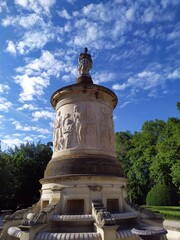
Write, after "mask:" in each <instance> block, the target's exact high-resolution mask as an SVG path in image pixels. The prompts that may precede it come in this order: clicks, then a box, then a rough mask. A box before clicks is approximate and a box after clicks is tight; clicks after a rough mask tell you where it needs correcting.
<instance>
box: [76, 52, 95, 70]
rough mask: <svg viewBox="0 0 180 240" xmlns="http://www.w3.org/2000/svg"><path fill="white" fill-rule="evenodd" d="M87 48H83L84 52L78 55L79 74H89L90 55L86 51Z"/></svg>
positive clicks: (90, 66) (90, 65)
mask: <svg viewBox="0 0 180 240" xmlns="http://www.w3.org/2000/svg"><path fill="white" fill-rule="evenodd" d="M87 52H88V49H87V48H84V53H81V54H80V55H79V60H78V64H79V66H78V72H79V75H89V70H90V69H91V68H92V59H91V55H90V54H88V53H87Z"/></svg>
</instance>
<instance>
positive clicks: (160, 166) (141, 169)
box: [116, 118, 180, 204]
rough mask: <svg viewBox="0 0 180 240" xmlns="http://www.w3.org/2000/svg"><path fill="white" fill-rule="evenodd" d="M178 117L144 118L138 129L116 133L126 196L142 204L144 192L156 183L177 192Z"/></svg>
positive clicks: (179, 144) (179, 146) (178, 174)
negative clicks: (126, 182) (165, 119)
mask: <svg viewBox="0 0 180 240" xmlns="http://www.w3.org/2000/svg"><path fill="white" fill-rule="evenodd" d="M179 136H180V120H179V119H177V118H170V119H168V121H167V122H165V121H162V120H155V121H146V122H145V123H144V124H143V126H142V130H141V132H135V133H134V134H130V135H128V134H127V132H125V133H122V132H120V133H116V140H117V147H116V151H117V157H118V159H119V160H120V161H121V163H122V165H123V167H124V169H125V174H126V177H127V178H128V182H129V184H128V196H129V198H130V200H131V201H133V202H135V203H139V204H141V203H145V198H146V195H147V193H148V192H149V191H150V189H152V188H153V187H154V186H155V185H156V184H163V185H167V186H169V187H170V188H172V189H175V191H177V187H178V185H180V182H179V176H180V172H179V168H180V165H179V162H180V161H179V160H180V137H179Z"/></svg>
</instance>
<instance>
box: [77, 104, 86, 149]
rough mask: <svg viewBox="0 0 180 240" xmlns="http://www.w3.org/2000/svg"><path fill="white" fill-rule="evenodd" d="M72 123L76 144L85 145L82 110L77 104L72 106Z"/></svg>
mask: <svg viewBox="0 0 180 240" xmlns="http://www.w3.org/2000/svg"><path fill="white" fill-rule="evenodd" d="M74 124H75V131H76V137H77V142H78V144H79V145H85V143H86V126H85V117H84V114H83V111H80V108H79V107H78V106H75V107H74Z"/></svg>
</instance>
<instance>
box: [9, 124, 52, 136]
mask: <svg viewBox="0 0 180 240" xmlns="http://www.w3.org/2000/svg"><path fill="white" fill-rule="evenodd" d="M12 125H14V126H15V128H16V130H20V131H24V132H32V131H34V132H38V133H41V134H49V133H50V131H49V130H48V129H45V128H40V127H39V126H29V125H27V124H26V125H24V126H23V125H21V124H20V122H18V121H13V122H12Z"/></svg>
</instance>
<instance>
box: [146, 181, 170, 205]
mask: <svg viewBox="0 0 180 240" xmlns="http://www.w3.org/2000/svg"><path fill="white" fill-rule="evenodd" d="M146 204H147V205H149V206H170V205H171V189H170V188H169V187H168V186H165V185H162V184H158V185H156V186H154V187H153V188H152V189H151V190H150V191H149V192H148V194H147V197H146Z"/></svg>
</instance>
